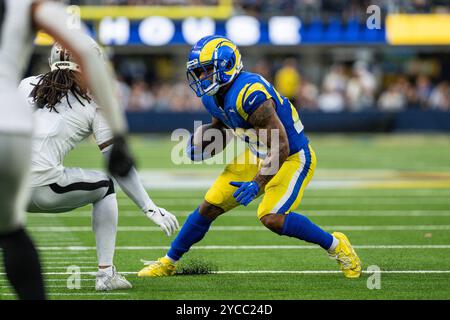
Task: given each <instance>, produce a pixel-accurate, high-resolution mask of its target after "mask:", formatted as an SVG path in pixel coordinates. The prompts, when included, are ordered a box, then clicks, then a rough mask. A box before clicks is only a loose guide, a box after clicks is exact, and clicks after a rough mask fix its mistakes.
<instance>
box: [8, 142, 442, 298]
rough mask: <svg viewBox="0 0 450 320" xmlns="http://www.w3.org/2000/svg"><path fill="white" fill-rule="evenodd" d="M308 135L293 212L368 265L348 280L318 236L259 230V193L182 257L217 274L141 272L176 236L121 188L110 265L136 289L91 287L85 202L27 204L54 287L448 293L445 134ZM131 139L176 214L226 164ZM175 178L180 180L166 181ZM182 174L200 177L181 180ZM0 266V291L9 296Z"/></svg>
mask: <svg viewBox="0 0 450 320" xmlns="http://www.w3.org/2000/svg"><path fill="white" fill-rule="evenodd" d="M310 140H311V143H312V146H313V148H314V149H315V151H316V153H317V158H318V166H317V170H316V174H315V177H314V178H313V182H312V183H311V185H310V187H308V189H307V190H306V191H305V194H304V197H303V201H302V204H301V205H300V208H299V209H298V210H297V211H298V212H301V213H303V214H305V215H307V216H308V217H310V219H311V220H313V221H314V222H315V223H317V224H319V225H321V226H323V227H324V228H325V229H326V230H327V231H334V230H339V231H342V232H344V233H345V234H347V235H348V237H349V238H350V240H351V241H352V243H353V245H354V246H355V249H356V251H357V253H358V254H359V256H360V258H361V260H362V263H363V269H364V270H365V271H366V272H365V273H364V274H363V276H362V277H361V278H360V279H356V280H349V279H345V278H344V277H343V276H342V274H340V272H338V268H337V265H336V263H335V262H334V261H332V260H330V259H328V257H327V256H326V254H325V253H324V251H323V250H322V249H320V248H319V247H314V246H310V245H308V244H306V243H304V242H301V241H298V240H296V239H292V238H286V237H280V236H277V235H275V234H274V233H271V232H270V231H268V230H266V229H264V228H263V227H262V225H261V224H260V223H259V221H258V220H257V218H256V213H255V212H256V206H257V204H258V202H259V201H255V203H252V204H251V205H249V207H247V208H237V209H235V210H234V211H232V212H231V213H229V214H226V215H224V216H222V217H220V218H219V219H218V220H217V221H216V222H215V223H214V224H213V227H212V229H211V230H210V232H209V233H208V234H207V235H206V237H205V238H204V239H203V241H201V242H200V243H198V244H197V245H196V246H194V248H193V250H191V251H190V252H189V253H188V254H187V255H186V256H185V258H184V259H183V261H182V267H184V270H187V271H189V270H192V268H195V266H196V265H198V264H201V266H207V267H209V268H210V270H211V271H212V272H213V273H211V274H203V275H186V274H182V275H177V276H174V277H169V278H156V279H148V278H147V279H141V278H138V277H137V276H136V275H135V273H136V272H137V271H139V270H140V269H141V268H142V267H143V264H142V262H141V259H144V260H154V259H156V258H158V257H160V256H162V255H163V254H165V252H166V250H167V247H168V246H169V245H170V242H171V241H172V240H173V238H174V237H171V238H168V237H166V236H165V235H164V234H163V233H162V232H161V231H160V230H159V229H158V228H157V227H155V226H154V225H153V224H152V222H151V221H149V220H148V219H147V218H146V217H145V216H144V215H143V214H142V213H141V212H140V211H139V210H138V209H137V208H136V207H135V206H134V204H133V203H132V202H131V201H130V200H129V199H127V198H126V197H125V195H124V194H123V193H119V207H120V219H119V232H118V237H117V251H116V256H115V264H116V266H117V268H118V270H119V271H121V272H123V273H125V274H126V276H127V278H128V279H129V280H130V281H131V282H132V284H133V286H134V288H133V289H132V290H129V291H116V292H113V293H97V292H95V291H94V277H93V276H92V274H91V272H95V271H96V252H95V242H94V237H93V234H92V232H91V219H90V208H89V207H85V208H81V209H79V210H76V211H74V212H70V213H65V214H56V215H50V214H47V215H45V214H29V215H28V227H29V230H30V232H31V234H32V236H33V238H34V239H35V240H36V243H37V244H38V246H39V248H40V253H41V257H42V260H43V268H44V272H45V279H46V284H47V288H48V291H49V295H50V298H52V299H177V300H178V299H180V300H182V299H184V300H186V299H450V136H448V135H447V136H444V135H351V136H344V135H336V134H327V135H311V136H310ZM132 142H133V150H134V151H135V153H136V155H137V159H138V164H139V169H140V170H142V173H143V179H144V181H145V182H146V184H150V185H151V186H153V185H154V186H158V185H159V184H160V183H165V187H164V189H156V187H153V188H151V190H149V192H150V195H151V196H152V198H153V200H154V201H155V202H156V203H157V204H159V205H160V206H163V207H165V208H166V209H168V210H170V211H172V212H174V213H175V214H176V215H177V216H178V217H179V221H180V223H183V221H184V220H185V218H186V215H187V214H189V213H190V212H191V211H192V210H193V209H194V208H195V207H196V206H197V205H198V204H199V203H200V201H201V199H202V196H203V194H204V192H205V191H206V189H207V187H206V185H207V184H205V183H206V182H208V181H209V180H211V179H213V178H214V176H215V175H216V174H217V173H218V172H220V168H221V167H223V166H221V165H215V166H199V165H183V166H174V165H173V164H172V162H171V160H170V153H171V148H172V147H173V145H174V144H175V143H174V142H170V138H169V136H140V137H134V138H133V140H132ZM66 165H67V166H81V167H87V168H99V167H101V166H102V158H101V156H100V155H99V153H98V151H97V150H96V148H95V146H93V145H92V144H91V143H86V144H84V145H82V146H80V148H78V149H77V150H75V151H74V152H72V154H71V155H70V157H69V158H68V159H67V161H66ZM152 177H156V178H154V179H152ZM177 177H181V178H183V179H184V181H185V183H184V185H183V186H180V185H175V184H174V186H173V187H172V188H171V187H170V185H171V183H175V182H177ZM158 179H159V180H160V181H154V180H158ZM163 180H164V181H163ZM186 181H187V182H186ZM189 181H191V182H192V183H194V182H201V183H200V185H196V186H195V187H189ZM167 186H169V187H167ZM69 266H78V267H79V268H80V270H81V272H82V274H81V288H80V289H68V288H67V284H68V281H69V284H73V277H70V274H68V273H67V272H68V267H69ZM369 266H376V267H378V268H379V269H380V270H381V273H380V274H379V275H380V279H381V280H380V281H381V282H380V283H381V288H380V289H372V290H370V289H368V287H367V282H368V280H369V282H370V281H371V280H372V279H373V278H374V275H373V274H372V273H371V272H370V271H369V272H367V268H368V267H369ZM69 271H70V270H69ZM0 273H2V275H0V288H1V289H0V299H13V298H14V295H13V294H12V293H11V291H10V289H9V288H8V286H7V283H6V280H5V277H4V275H3V271H2V270H0Z"/></svg>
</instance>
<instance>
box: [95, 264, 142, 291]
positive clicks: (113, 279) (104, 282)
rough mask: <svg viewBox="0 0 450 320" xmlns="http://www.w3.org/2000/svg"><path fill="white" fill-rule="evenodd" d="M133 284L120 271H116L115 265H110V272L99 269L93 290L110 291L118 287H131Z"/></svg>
mask: <svg viewBox="0 0 450 320" xmlns="http://www.w3.org/2000/svg"><path fill="white" fill-rule="evenodd" d="M132 287H133V286H132V285H131V283H130V282H129V281H128V280H127V279H125V277H124V276H122V275H121V274H120V273H118V272H117V271H116V267H114V266H112V274H111V275H110V274H109V273H108V272H105V271H102V270H99V271H98V272H97V279H96V280H95V290H97V291H112V290H120V289H131V288H132Z"/></svg>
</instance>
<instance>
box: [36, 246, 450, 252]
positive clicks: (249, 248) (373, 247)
mask: <svg viewBox="0 0 450 320" xmlns="http://www.w3.org/2000/svg"><path fill="white" fill-rule="evenodd" d="M353 247H354V248H355V249H450V245H359V246H358V245H354V246H353ZM318 248H319V247H318V246H309V245H303V246H294V245H291V246H290V245H278V246H277V245H253V246H214V245H211V246H193V247H192V248H191V250H267V249H283V250H293V249H294V250H311V249H318ZM168 249H170V247H169V246H118V247H116V250H168ZM39 250H42V251H47V250H50V251H60V252H66V251H68V252H70V251H92V250H96V247H92V246H75V247H39Z"/></svg>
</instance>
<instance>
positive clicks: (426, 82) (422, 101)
mask: <svg viewBox="0 0 450 320" xmlns="http://www.w3.org/2000/svg"><path fill="white" fill-rule="evenodd" d="M415 91H416V94H417V103H418V105H419V106H420V107H421V108H422V109H423V108H426V107H427V106H428V100H429V99H430V95H431V81H430V79H429V78H428V77H427V76H424V75H420V76H418V77H417V79H416V88H415Z"/></svg>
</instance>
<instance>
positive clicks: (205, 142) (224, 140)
mask: <svg viewBox="0 0 450 320" xmlns="http://www.w3.org/2000/svg"><path fill="white" fill-rule="evenodd" d="M226 129H227V126H226V125H225V124H224V123H223V122H222V121H220V120H219V119H217V118H215V117H212V120H211V123H208V124H204V125H202V126H200V127H198V128H197V129H196V130H195V132H194V134H192V135H191V136H190V137H189V141H188V145H187V148H186V154H187V155H188V156H189V158H190V159H191V160H192V161H201V160H205V159H209V158H211V157H213V156H215V155H216V154H218V153H220V152H222V151H223V149H225V146H226V145H227V144H228V142H230V140H231V137H232V136H231V135H230V134H229V133H228V132H227V130H226Z"/></svg>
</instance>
